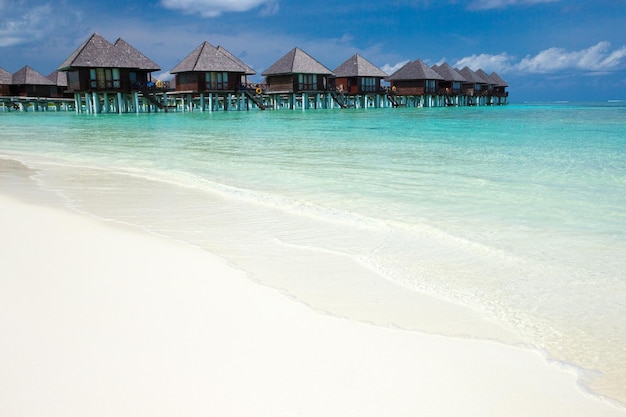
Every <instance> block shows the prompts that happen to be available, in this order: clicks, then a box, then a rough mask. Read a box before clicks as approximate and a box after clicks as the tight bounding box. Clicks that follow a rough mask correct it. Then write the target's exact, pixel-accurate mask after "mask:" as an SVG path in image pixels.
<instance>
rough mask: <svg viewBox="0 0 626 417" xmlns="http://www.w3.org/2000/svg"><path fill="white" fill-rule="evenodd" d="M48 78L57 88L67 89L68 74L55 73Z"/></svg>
mask: <svg viewBox="0 0 626 417" xmlns="http://www.w3.org/2000/svg"><path fill="white" fill-rule="evenodd" d="M46 78H47V79H49V80H50V81H52V82H53V83H55V84H56V86H57V87H67V73H66V72H61V71H54V72H53V73H52V74H48V76H47V77H46Z"/></svg>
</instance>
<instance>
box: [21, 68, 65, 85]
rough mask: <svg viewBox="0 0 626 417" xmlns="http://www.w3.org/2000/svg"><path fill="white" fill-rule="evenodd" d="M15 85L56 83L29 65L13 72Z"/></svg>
mask: <svg viewBox="0 0 626 417" xmlns="http://www.w3.org/2000/svg"><path fill="white" fill-rule="evenodd" d="M12 78H13V84H14V85H56V84H55V83H53V82H52V81H50V80H49V79H47V78H46V77H44V76H43V75H41V74H40V73H39V72H37V71H35V70H34V69H32V68H31V67H29V66H28V65H27V66H25V67H22V68H21V69H19V70H17V72H15V73H13V77H12Z"/></svg>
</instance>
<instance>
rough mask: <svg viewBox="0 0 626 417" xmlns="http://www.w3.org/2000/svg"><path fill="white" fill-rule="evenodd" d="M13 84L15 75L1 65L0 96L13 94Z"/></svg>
mask: <svg viewBox="0 0 626 417" xmlns="http://www.w3.org/2000/svg"><path fill="white" fill-rule="evenodd" d="M11 84H13V75H12V74H11V73H10V72H9V71H7V70H5V69H4V68H2V67H0V97H4V96H10V95H11Z"/></svg>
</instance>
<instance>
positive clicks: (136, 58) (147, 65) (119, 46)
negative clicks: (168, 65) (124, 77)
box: [113, 38, 161, 71]
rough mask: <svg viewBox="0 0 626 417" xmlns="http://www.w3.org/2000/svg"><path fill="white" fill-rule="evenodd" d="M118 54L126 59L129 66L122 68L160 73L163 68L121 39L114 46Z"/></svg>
mask: <svg viewBox="0 0 626 417" xmlns="http://www.w3.org/2000/svg"><path fill="white" fill-rule="evenodd" d="M113 47H114V48H115V50H116V52H117V54H118V55H119V56H122V57H125V58H126V60H127V64H126V65H125V66H124V67H120V68H138V69H142V70H150V71H159V70H160V69H161V68H160V67H159V66H158V65H157V64H155V63H154V62H153V61H152V60H151V59H150V58H148V57H147V56H145V55H144V54H142V53H141V52H139V50H137V49H135V48H134V47H133V46H131V45H130V44H129V43H128V42H126V41H125V40H124V39H122V38H119V39H118V40H116V41H115V43H114V44H113Z"/></svg>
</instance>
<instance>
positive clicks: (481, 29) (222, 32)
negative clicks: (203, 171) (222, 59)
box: [0, 0, 626, 102]
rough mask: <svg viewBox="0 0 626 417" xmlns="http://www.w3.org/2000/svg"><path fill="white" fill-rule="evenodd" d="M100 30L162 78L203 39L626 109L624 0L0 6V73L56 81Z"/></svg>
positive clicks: (235, 49)
mask: <svg viewBox="0 0 626 417" xmlns="http://www.w3.org/2000/svg"><path fill="white" fill-rule="evenodd" d="M94 32H97V33H99V34H100V35H102V36H104V37H105V38H106V39H108V40H109V41H111V42H113V41H115V40H116V39H117V38H119V37H121V38H123V39H124V40H126V41H127V42H129V43H130V44H131V45H133V46H135V47H136V48H137V49H139V50H140V51H142V52H143V53H144V54H145V55H147V56H148V57H149V58H151V59H152V60H153V61H154V62H156V63H157V64H158V65H159V66H161V68H162V69H163V72H164V73H165V72H167V71H169V70H170V69H172V68H173V67H174V66H175V65H176V64H177V63H178V62H179V61H180V60H182V59H183V58H184V57H185V56H186V55H187V54H189V53H190V52H191V51H192V50H193V49H194V48H196V47H197V46H198V45H200V43H202V42H203V41H208V42H209V43H211V44H213V45H215V46H217V45H222V46H223V47H225V48H226V49H228V50H229V51H230V52H232V53H233V54H235V55H236V56H238V57H239V58H241V59H242V60H243V61H245V62H246V63H248V64H249V65H250V66H252V67H253V68H254V69H255V70H256V71H257V72H258V73H259V74H260V73H261V72H262V71H263V70H264V69H265V68H267V67H268V66H270V65H271V64H273V63H274V62H275V61H276V60H278V59H279V58H280V57H282V56H283V55H284V54H285V53H287V52H288V51H289V50H290V49H292V48H293V47H295V46H298V47H300V48H302V49H303V50H305V51H306V52H308V53H309V54H310V55H312V56H313V57H314V58H316V59H317V60H318V61H320V62H321V63H322V64H324V65H325V66H327V67H328V68H330V69H331V70H332V69H334V68H335V67H337V66H338V65H339V64H341V63H342V62H343V61H345V60H346V59H347V58H348V57H350V56H351V55H353V54H354V53H360V54H361V55H363V56H364V57H365V58H367V59H368V60H370V61H371V62H372V63H374V64H375V65H377V66H379V67H380V68H381V69H383V70H384V71H386V72H387V73H389V74H391V73H392V72H393V71H394V70H395V69H397V68H398V67H399V66H401V65H402V64H404V63H405V62H407V61H408V60H414V59H417V58H419V59H421V60H423V61H424V62H426V63H428V64H430V65H432V64H436V63H441V62H443V61H445V62H448V63H449V64H450V65H452V66H459V67H462V66H464V65H468V66H470V68H472V69H478V68H482V69H484V70H485V71H487V72H491V71H496V72H498V73H499V74H500V75H501V76H502V77H503V78H504V79H505V80H506V81H507V82H508V83H509V85H510V88H509V90H510V92H511V93H510V94H511V96H510V99H511V101H513V102H524V101H557V100H570V101H576V100H626V0H595V1H588V0H387V1H368V0H345V1H339V0H334V1H331V0H310V1H300V0H291V1H288V0H136V1H128V0H107V1H101V0H100V1H96V0H81V1H69V0H54V1H43V0H0V67H3V68H4V69H6V70H7V71H9V72H15V71H17V70H18V69H20V68H21V67H23V66H24V65H29V66H31V67H32V68H34V69H36V70H37V71H39V72H41V73H42V74H44V75H47V74H49V73H51V72H52V71H53V70H55V69H56V68H57V66H58V65H59V64H61V63H62V62H63V61H64V60H65V58H67V57H68V56H69V55H70V54H71V53H72V52H73V51H74V50H75V49H76V48H77V47H78V46H79V45H80V44H81V43H82V42H83V41H85V40H86V39H87V38H88V37H89V36H90V35H91V34H92V33H94ZM162 75H164V76H166V75H167V74H162Z"/></svg>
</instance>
